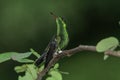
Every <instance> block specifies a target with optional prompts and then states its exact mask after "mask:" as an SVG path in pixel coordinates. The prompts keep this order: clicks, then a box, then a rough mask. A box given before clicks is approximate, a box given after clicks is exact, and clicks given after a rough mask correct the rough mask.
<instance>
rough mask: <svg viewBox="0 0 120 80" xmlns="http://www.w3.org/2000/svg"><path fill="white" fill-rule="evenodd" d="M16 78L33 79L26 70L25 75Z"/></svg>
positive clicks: (22, 79) (21, 79)
mask: <svg viewBox="0 0 120 80" xmlns="http://www.w3.org/2000/svg"><path fill="white" fill-rule="evenodd" d="M18 80H34V79H33V78H32V76H31V74H30V73H29V72H27V71H26V73H25V76H23V77H22V76H19V77H18Z"/></svg>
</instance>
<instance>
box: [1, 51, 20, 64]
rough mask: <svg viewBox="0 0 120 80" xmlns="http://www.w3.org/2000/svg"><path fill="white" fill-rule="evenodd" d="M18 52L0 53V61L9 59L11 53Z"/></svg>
mask: <svg viewBox="0 0 120 80" xmlns="http://www.w3.org/2000/svg"><path fill="white" fill-rule="evenodd" d="M16 54H18V53H17V52H5V53H1V54H0V63H2V62H5V61H8V60H10V59H11V57H12V55H16Z"/></svg>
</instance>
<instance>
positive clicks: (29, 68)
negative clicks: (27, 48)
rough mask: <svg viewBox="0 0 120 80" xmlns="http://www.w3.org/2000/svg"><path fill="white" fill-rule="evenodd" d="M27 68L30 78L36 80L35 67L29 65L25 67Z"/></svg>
mask: <svg viewBox="0 0 120 80" xmlns="http://www.w3.org/2000/svg"><path fill="white" fill-rule="evenodd" d="M27 67H28V68H27V72H29V73H30V75H31V76H32V78H33V79H34V80H36V78H37V70H36V69H35V66H34V65H33V64H29V65H27Z"/></svg>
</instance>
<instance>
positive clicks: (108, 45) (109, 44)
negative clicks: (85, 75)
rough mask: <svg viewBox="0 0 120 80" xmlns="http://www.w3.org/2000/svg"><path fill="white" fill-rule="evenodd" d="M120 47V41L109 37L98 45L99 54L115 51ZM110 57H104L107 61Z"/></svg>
mask: <svg viewBox="0 0 120 80" xmlns="http://www.w3.org/2000/svg"><path fill="white" fill-rule="evenodd" d="M118 46H119V41H118V39H117V38H115V37H108V38H105V39H102V40H100V41H99V42H98V43H97V45H96V50H97V52H105V51H107V50H112V51H113V50H115V49H116V48H117V47H118ZM108 57H109V56H108V55H104V60H106V59H107V58H108Z"/></svg>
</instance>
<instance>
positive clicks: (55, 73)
mask: <svg viewBox="0 0 120 80" xmlns="http://www.w3.org/2000/svg"><path fill="white" fill-rule="evenodd" d="M49 75H51V77H52V78H54V79H55V80H62V75H61V73H60V72H58V71H54V70H52V71H50V72H49Z"/></svg>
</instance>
